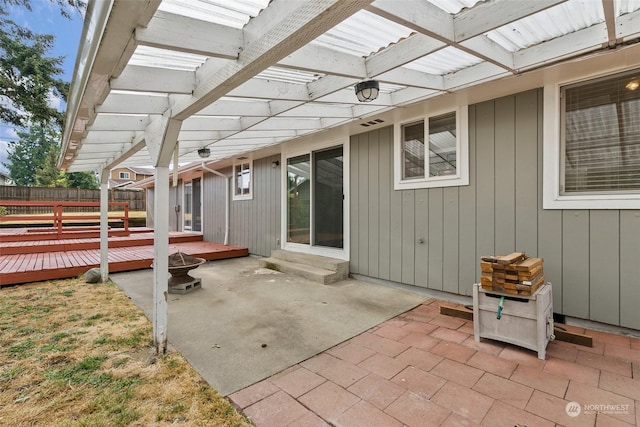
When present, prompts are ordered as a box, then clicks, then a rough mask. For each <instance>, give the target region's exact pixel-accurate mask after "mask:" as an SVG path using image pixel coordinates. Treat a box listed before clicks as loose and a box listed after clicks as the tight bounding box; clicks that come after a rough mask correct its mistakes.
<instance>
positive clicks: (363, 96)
mask: <svg viewBox="0 0 640 427" xmlns="http://www.w3.org/2000/svg"><path fill="white" fill-rule="evenodd" d="M355 90H356V96H357V97H358V101H360V102H371V101H373V100H374V99H376V98H377V97H378V92H379V91H380V84H379V83H378V81H377V80H366V81H364V82H360V83H357V84H356V85H355Z"/></svg>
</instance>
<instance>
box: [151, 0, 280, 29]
mask: <svg viewBox="0 0 640 427" xmlns="http://www.w3.org/2000/svg"><path fill="white" fill-rule="evenodd" d="M269 1H270V0H163V1H162V3H160V6H159V7H158V9H159V10H162V11H165V12H170V13H175V14H178V15H184V16H188V17H190V18H195V19H201V20H204V21H209V22H214V23H216V24H221V25H226V26H228V27H234V28H242V27H244V26H245V24H246V23H247V22H249V20H250V19H251V18H254V17H256V16H258V14H259V13H260V11H261V10H262V9H264V8H265V7H267V5H268V4H269Z"/></svg>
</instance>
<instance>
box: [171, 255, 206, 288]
mask: <svg viewBox="0 0 640 427" xmlns="http://www.w3.org/2000/svg"><path fill="white" fill-rule="evenodd" d="M206 261H207V260H206V259H204V258H196V257H194V256H191V255H188V254H183V253H182V252H176V253H174V254H171V255H169V274H171V277H170V278H169V293H170V294H186V293H187V292H191V291H192V290H194V289H197V288H200V287H201V286H202V279H200V278H199V277H191V276H189V271H191V270H193V269H195V268H198V267H199V266H200V265H202V264H204V263H205V262H206Z"/></svg>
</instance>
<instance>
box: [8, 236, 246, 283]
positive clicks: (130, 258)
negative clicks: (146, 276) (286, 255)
mask: <svg viewBox="0 0 640 427" xmlns="http://www.w3.org/2000/svg"><path fill="white" fill-rule="evenodd" d="M15 230H16V234H20V233H23V234H25V231H24V229H15ZM2 234H3V235H5V236H6V235H7V234H9V232H8V231H7V229H4V230H3V232H2ZM178 251H181V252H183V253H186V254H189V255H193V256H197V257H199V258H204V259H206V260H218V259H227V258H236V257H242V256H247V255H248V254H249V251H248V249H247V248H243V247H239V246H225V245H223V244H220V243H212V242H205V241H203V239H202V235H199V234H193V233H179V232H170V233H169V254H172V253H174V252H178ZM152 262H153V232H152V230H150V229H138V230H135V229H133V232H132V234H131V235H130V236H127V237H117V236H114V237H109V272H111V273H115V272H118V271H129V270H140V269H145V268H150V266H151V263H152ZM99 266H100V239H99V238H78V239H60V240H57V239H56V240H37V241H33V240H28V241H4V242H0V287H1V286H6V285H15V284H19V283H29V282H37V281H42V280H51V279H64V278H69V277H76V276H78V275H80V274H83V273H84V272H85V271H87V270H88V269H90V268H93V267H99Z"/></svg>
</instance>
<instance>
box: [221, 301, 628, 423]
mask: <svg viewBox="0 0 640 427" xmlns="http://www.w3.org/2000/svg"><path fill="white" fill-rule="evenodd" d="M441 304H447V303H444V302H441V301H437V300H433V299H432V300H429V301H427V302H425V303H424V304H422V305H420V306H418V307H416V308H415V309H413V310H411V311H409V312H407V313H404V314H402V315H400V316H398V317H395V318H393V319H390V320H388V321H386V322H384V323H382V324H380V325H378V326H376V327H374V328H372V329H370V330H369V331H367V332H364V333H363V334H360V335H358V336H356V337H354V338H352V339H350V340H348V341H346V342H344V343H342V344H340V345H338V346H336V347H333V348H331V349H329V350H327V351H325V352H324V353H321V354H319V355H317V356H315V357H312V358H311V359H308V360H306V361H304V362H302V363H299V364H297V365H295V366H292V367H290V368H288V369H286V370H285V371H283V372H281V373H279V374H277V375H274V376H273V377H271V378H268V379H266V380H264V381H261V382H259V383H257V384H254V385H252V386H250V387H247V388H245V389H243V390H240V391H238V392H236V393H234V394H232V395H230V396H229V397H230V399H231V401H232V402H233V403H234V404H235V405H236V406H237V407H238V408H240V409H241V410H242V411H243V412H244V414H245V415H247V416H248V417H249V418H250V419H251V420H252V421H253V423H254V424H255V425H256V426H258V427H270V426H273V427H283V426H296V427H303V426H349V427H351V426H363V427H374V426H385V427H386V426H389V427H393V426H410V427H414V426H416V427H417V426H420V427H425V426H426V427H429V426H475V425H482V426H500V427H505V426H509V427H510V426H514V425H525V426H528V427H535V426H560V425H561V426H580V427H587V426H598V427H616V426H640V339H637V338H631V337H627V336H622V335H615V334H608V333H602V332H598V331H592V330H585V329H582V328H576V327H570V326H567V329H569V330H572V331H574V332H578V333H585V334H588V335H591V336H592V337H593V347H592V348H589V347H582V346H578V345H574V344H569V343H566V342H560V341H553V342H551V343H549V346H548V347H547V358H546V360H539V359H538V358H537V353H535V352H533V351H529V350H525V349H521V348H518V347H515V346H512V345H508V344H503V343H499V342H495V341H489V340H482V342H480V343H476V342H475V341H474V338H473V323H472V322H471V321H466V320H461V319H458V318H454V317H449V316H445V315H441V314H440V310H439V307H440V305H441ZM449 305H451V304H449ZM571 402H576V403H577V405H570V403H571ZM568 405H569V410H568V409H567V408H568ZM578 411H579V413H578ZM569 414H571V416H570V415H569Z"/></svg>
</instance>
